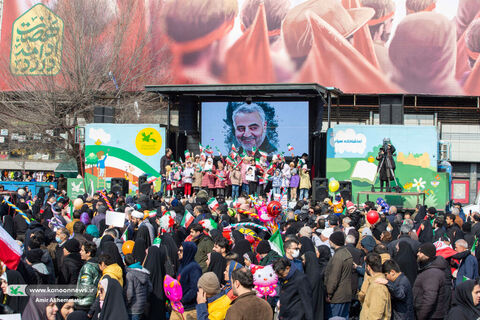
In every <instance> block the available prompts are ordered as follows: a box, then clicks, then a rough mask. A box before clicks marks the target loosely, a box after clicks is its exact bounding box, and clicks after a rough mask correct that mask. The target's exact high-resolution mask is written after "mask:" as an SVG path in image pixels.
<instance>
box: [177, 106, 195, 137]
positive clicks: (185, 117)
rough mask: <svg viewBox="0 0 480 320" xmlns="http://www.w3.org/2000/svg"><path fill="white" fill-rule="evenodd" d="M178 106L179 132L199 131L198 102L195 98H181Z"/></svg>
mask: <svg viewBox="0 0 480 320" xmlns="http://www.w3.org/2000/svg"><path fill="white" fill-rule="evenodd" d="M178 103H179V106H178V131H179V132H182V131H183V132H184V133H193V132H197V131H198V125H197V123H198V100H197V99H196V98H195V97H180V98H179V101H178Z"/></svg>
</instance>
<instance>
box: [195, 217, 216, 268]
mask: <svg viewBox="0 0 480 320" xmlns="http://www.w3.org/2000/svg"><path fill="white" fill-rule="evenodd" d="M190 235H191V236H192V240H193V241H194V242H195V244H196V245H197V253H196V254H195V261H196V262H197V263H198V264H199V265H200V267H201V268H202V272H203V273H205V272H207V269H208V266H207V258H208V256H207V255H208V254H209V253H210V252H212V249H213V240H212V238H210V236H208V235H206V234H205V233H204V232H203V227H202V225H200V224H195V225H193V227H192V229H190Z"/></svg>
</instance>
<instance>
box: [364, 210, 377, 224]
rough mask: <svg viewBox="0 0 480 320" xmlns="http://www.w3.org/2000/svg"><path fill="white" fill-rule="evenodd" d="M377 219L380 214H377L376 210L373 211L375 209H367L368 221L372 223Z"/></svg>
mask: <svg viewBox="0 0 480 320" xmlns="http://www.w3.org/2000/svg"><path fill="white" fill-rule="evenodd" d="M378 219H380V216H379V215H378V212H377V211H375V210H370V211H368V213H367V221H368V223H370V224H372V225H373V224H375V223H376V222H377V221H378Z"/></svg>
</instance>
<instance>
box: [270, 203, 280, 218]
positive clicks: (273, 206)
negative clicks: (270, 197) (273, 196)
mask: <svg viewBox="0 0 480 320" xmlns="http://www.w3.org/2000/svg"><path fill="white" fill-rule="evenodd" d="M281 213H282V204H281V203H280V202H278V201H270V203H269V204H268V205H267V214H268V215H269V216H270V217H272V218H276V217H277V216H278V215H280V214H281Z"/></svg>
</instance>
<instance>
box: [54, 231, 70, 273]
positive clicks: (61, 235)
mask: <svg viewBox="0 0 480 320" xmlns="http://www.w3.org/2000/svg"><path fill="white" fill-rule="evenodd" d="M69 237H70V234H69V233H68V230H67V228H60V229H57V231H55V241H56V242H57V246H56V247H55V260H54V261H53V265H54V267H55V274H56V275H57V276H60V273H61V266H62V263H63V248H64V247H65V244H66V243H67V241H68V238H69Z"/></svg>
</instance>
